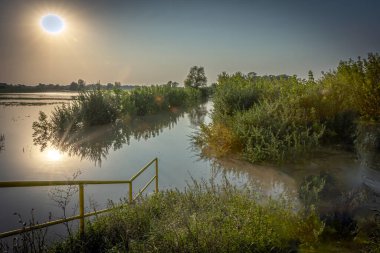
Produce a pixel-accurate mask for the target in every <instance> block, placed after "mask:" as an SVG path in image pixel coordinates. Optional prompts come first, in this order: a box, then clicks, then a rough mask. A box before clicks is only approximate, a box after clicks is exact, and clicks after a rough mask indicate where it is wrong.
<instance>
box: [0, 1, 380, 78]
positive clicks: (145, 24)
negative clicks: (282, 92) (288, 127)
mask: <svg viewBox="0 0 380 253" xmlns="http://www.w3.org/2000/svg"><path fill="white" fill-rule="evenodd" d="M47 13H55V14H58V15H60V16H61V17H62V18H63V19H64V20H65V22H66V29H65V31H64V32H63V33H62V34H60V35H58V36H51V35H47V34H46V33H44V32H43V31H42V30H41V28H40V27H39V20H40V18H41V17H42V16H43V15H46V14H47ZM378 13H380V1H377V0H367V1H352V0H329V1H316V0H303V1H300V0H293V1H285V0H282V1H274V0H266V1H263V0H262V1H258V0H251V1H239V0H235V1H233V0H230V1H222V0H221V1H207V0H203V1H198V0H193V1H190V0H186V1H182V0H172V1H169V0H165V1H161V0H149V1H148V0H138V1H128V0H123V1H122V0H120V1H116V0H108V1H106V0H103V1H100V0H91V1H85V0H81V1H77V0H57V1H54V0H50V1H37V0H28V1H21V0H0V34H1V42H0V58H1V61H0V82H8V83H14V84H16V83H26V84H36V83H39V82H42V83H61V84H67V83H70V82H71V81H73V80H77V79H78V78H82V79H85V80H86V81H87V82H88V83H92V82H97V81H100V82H102V83H107V82H114V81H121V82H122V83H123V84H127V83H128V84H159V83H166V82H167V81H169V80H173V81H177V82H180V83H182V82H183V80H184V79H185V77H186V75H187V73H188V71H189V69H190V67H191V66H193V65H198V66H203V67H204V68H205V71H206V75H207V77H208V79H209V83H211V82H214V81H215V80H216V78H217V75H218V74H219V73H221V72H222V71H226V72H230V73H232V72H236V71H241V72H251V71H254V72H256V73H258V74H259V75H264V74H289V75H293V74H296V75H298V76H300V77H306V76H307V72H308V70H312V71H313V72H314V73H315V75H316V76H317V77H318V76H320V72H321V71H328V70H329V69H334V68H335V67H336V66H337V64H338V63H339V61H340V60H347V59H348V58H350V57H351V58H356V57H357V56H362V57H365V56H366V55H367V53H369V52H380V32H379V31H380V29H379V28H378V25H379V24H380V15H378Z"/></svg>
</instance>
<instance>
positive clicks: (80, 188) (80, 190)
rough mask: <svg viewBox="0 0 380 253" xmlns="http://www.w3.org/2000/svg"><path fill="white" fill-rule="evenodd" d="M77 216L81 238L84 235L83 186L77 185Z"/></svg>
mask: <svg viewBox="0 0 380 253" xmlns="http://www.w3.org/2000/svg"><path fill="white" fill-rule="evenodd" d="M79 216H80V224H79V230H80V234H81V236H83V235H84V187H83V184H79Z"/></svg>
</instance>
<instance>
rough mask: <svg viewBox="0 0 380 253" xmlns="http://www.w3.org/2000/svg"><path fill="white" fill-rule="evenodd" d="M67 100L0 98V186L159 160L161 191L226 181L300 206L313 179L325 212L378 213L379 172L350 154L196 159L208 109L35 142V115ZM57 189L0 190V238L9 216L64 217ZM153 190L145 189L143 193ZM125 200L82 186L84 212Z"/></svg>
mask: <svg viewBox="0 0 380 253" xmlns="http://www.w3.org/2000/svg"><path fill="white" fill-rule="evenodd" d="M73 96H75V93H46V94H40V93H34V94H2V95H0V135H2V136H4V137H3V140H2V141H1V142H2V144H1V145H2V148H1V151H0V181H18V180H66V179H72V178H73V175H74V177H76V179H86V180H128V179H129V178H130V177H131V176H132V175H134V174H135V173H136V172H137V171H138V170H139V169H140V168H141V167H143V166H144V165H145V164H146V163H147V162H148V161H150V160H152V159H153V158H154V157H158V159H159V187H160V189H161V190H164V189H169V188H178V189H180V190H182V189H184V188H185V187H186V185H187V183H189V182H191V181H192V180H193V179H195V180H201V179H205V180H209V179H211V178H216V180H221V179H223V178H224V177H226V178H227V179H228V180H230V182H232V183H235V184H238V185H244V184H247V185H251V186H254V187H255V188H256V189H257V190H258V191H260V192H262V193H264V194H265V195H270V196H273V197H278V196H287V197H292V198H294V199H295V200H296V201H304V200H305V198H306V197H305V195H304V193H302V191H303V190H305V185H307V184H308V182H309V181H310V180H314V181H315V182H321V184H322V183H323V186H324V187H323V190H321V191H320V195H319V199H321V200H322V204H321V205H322V206H324V207H325V208H328V207H331V206H335V204H338V203H340V202H341V201H343V200H342V199H347V198H351V200H352V201H354V199H355V201H356V202H358V203H359V204H357V206H356V207H355V208H356V209H358V210H359V211H358V212H361V213H363V212H364V213H365V209H369V208H373V207H378V206H379V199H378V197H377V196H378V195H376V194H379V185H380V177H379V172H378V171H376V170H375V169H371V168H367V167H366V166H363V164H362V163H361V161H360V160H358V158H357V155H356V154H355V153H354V152H352V151H346V150H343V149H337V148H326V149H323V150H320V151H318V152H316V153H315V154H313V156H312V157H310V158H307V159H304V160H302V161H297V162H288V163H286V164H281V165H252V164H250V163H248V162H245V161H243V160H242V159H240V158H237V157H233V156H231V157H226V158H223V159H207V158H201V157H200V155H199V152H200V151H199V150H197V148H196V147H193V146H192V142H191V135H193V134H194V132H195V131H197V129H198V126H199V124H200V123H203V122H206V123H207V122H209V121H210V119H209V118H208V114H209V112H210V111H211V110H212V103H211V102H208V103H206V104H202V105H199V106H198V107H196V108H193V109H191V110H188V111H181V110H178V111H176V112H172V113H165V114H159V115H155V116H146V117H141V118H136V119H123V120H118V121H117V122H116V123H115V124H112V125H104V126H99V127H94V128H91V129H89V130H86V132H81V133H78V134H75V135H73V136H67V137H66V138H65V139H64V140H62V139H57V138H54V136H53V137H51V136H50V137H45V138H42V137H41V136H38V135H36V134H35V133H34V130H33V129H32V125H33V122H34V121H36V120H37V119H38V115H39V111H43V112H45V113H47V114H48V115H49V113H50V112H51V111H52V110H53V109H54V107H55V106H56V103H69V102H70V99H72V97H73ZM38 103H40V104H38ZM38 137H39V138H38ZM152 175H153V169H150V170H148V171H147V173H144V175H143V177H141V178H139V179H138V180H137V184H136V185H134V191H137V190H138V189H139V188H140V187H142V186H143V185H145V183H146V180H148V179H149V178H151V176H152ZM318 180H320V181H318ZM59 189H61V188H57V187H35V188H3V189H1V191H0V201H1V203H2V208H1V209H0V231H7V230H9V229H13V228H18V227H19V223H18V217H16V216H15V215H14V212H18V213H20V214H22V216H23V217H25V219H28V218H29V217H30V215H31V214H30V213H31V210H32V209H33V212H34V215H35V216H36V218H37V219H38V220H39V221H46V220H47V219H48V217H49V215H50V214H49V213H50V212H52V217H53V218H57V217H62V209H60V208H59V207H58V205H57V202H56V201H55V199H56V198H54V196H56V194H57V192H59ZM152 190H153V188H152V187H151V188H149V189H148V192H152ZM127 193H128V189H127V185H113V186H108V185H99V186H87V187H85V200H86V210H87V211H89V210H93V209H100V208H104V207H105V206H106V205H107V202H108V200H113V201H118V200H119V199H120V198H123V197H125V196H126V195H127ZM318 193H319V192H318ZM350 194H351V195H350ZM76 195H77V194H75V195H74V196H73V197H72V201H71V202H70V205H69V207H68V210H69V215H71V214H72V213H74V212H76V211H77V204H76V203H77V196H76ZM364 195H365V196H364ZM347 196H348V197H347ZM350 196H351V197H350ZM352 196H354V197H352ZM355 196H358V198H355ZM361 196H364V197H363V198H362V197H361ZM351 200H350V201H351ZM344 201H348V200H344ZM363 210H364V211H363Z"/></svg>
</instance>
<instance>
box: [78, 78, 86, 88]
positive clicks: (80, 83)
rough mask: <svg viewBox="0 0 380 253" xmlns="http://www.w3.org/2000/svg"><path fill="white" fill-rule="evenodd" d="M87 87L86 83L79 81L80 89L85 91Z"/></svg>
mask: <svg viewBox="0 0 380 253" xmlns="http://www.w3.org/2000/svg"><path fill="white" fill-rule="evenodd" d="M85 85H86V82H85V81H84V80H83V79H78V86H79V89H81V90H83V89H84V86H85Z"/></svg>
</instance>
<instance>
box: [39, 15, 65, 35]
mask: <svg viewBox="0 0 380 253" xmlns="http://www.w3.org/2000/svg"><path fill="white" fill-rule="evenodd" d="M40 26H41V28H42V30H43V31H44V32H46V33H48V34H51V35H58V34H60V33H62V32H63V31H64V30H65V22H64V20H63V19H62V18H61V17H60V16H58V15H56V14H47V15H45V16H43V17H41V19H40Z"/></svg>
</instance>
